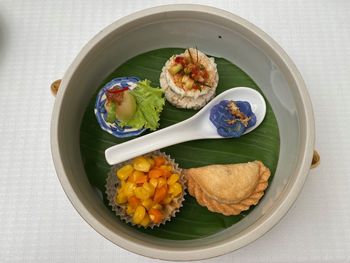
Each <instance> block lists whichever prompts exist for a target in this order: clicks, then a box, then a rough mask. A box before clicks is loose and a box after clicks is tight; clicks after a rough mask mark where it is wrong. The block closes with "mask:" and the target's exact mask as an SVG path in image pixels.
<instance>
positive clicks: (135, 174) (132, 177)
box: [128, 170, 145, 183]
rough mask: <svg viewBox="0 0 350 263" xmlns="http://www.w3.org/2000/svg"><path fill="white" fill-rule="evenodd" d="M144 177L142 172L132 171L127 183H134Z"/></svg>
mask: <svg viewBox="0 0 350 263" xmlns="http://www.w3.org/2000/svg"><path fill="white" fill-rule="evenodd" d="M144 175H145V173H144V172H140V171H137V170H134V171H133V172H132V174H131V175H130V176H129V178H128V182H132V183H136V181H137V179H138V178H140V177H141V176H144Z"/></svg>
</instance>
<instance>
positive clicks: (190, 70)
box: [160, 48, 219, 109]
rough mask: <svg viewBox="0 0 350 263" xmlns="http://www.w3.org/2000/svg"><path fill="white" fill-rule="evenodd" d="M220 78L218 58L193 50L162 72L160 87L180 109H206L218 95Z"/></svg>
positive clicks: (175, 60) (173, 57)
mask: <svg viewBox="0 0 350 263" xmlns="http://www.w3.org/2000/svg"><path fill="white" fill-rule="evenodd" d="M218 81H219V75H218V71H217V68H216V64H215V62H214V58H209V57H207V56H206V55H205V54H204V53H202V52H201V51H199V50H198V49H194V48H189V49H187V50H186V51H185V52H184V53H182V54H179V55H174V56H172V57H171V58H170V59H169V60H168V61H167V62H166V63H165V66H164V67H163V69H162V73H161V75H160V86H161V88H162V89H163V90H164V92H165V97H166V99H167V100H168V101H169V102H170V103H171V104H173V105H174V106H176V107H178V108H187V109H199V108H202V107H203V106H204V105H205V104H206V103H207V102H208V101H209V100H211V99H212V98H213V97H214V95H215V90H216V87H217V85H218Z"/></svg>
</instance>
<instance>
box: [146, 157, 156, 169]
mask: <svg viewBox="0 0 350 263" xmlns="http://www.w3.org/2000/svg"><path fill="white" fill-rule="evenodd" d="M147 161H148V162H149V163H150V164H151V168H153V167H154V165H155V162H154V160H153V159H152V158H147Z"/></svg>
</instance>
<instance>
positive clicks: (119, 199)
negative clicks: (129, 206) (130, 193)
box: [115, 191, 128, 204]
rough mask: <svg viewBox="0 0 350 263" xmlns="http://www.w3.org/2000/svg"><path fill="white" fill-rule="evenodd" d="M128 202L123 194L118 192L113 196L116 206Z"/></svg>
mask: <svg viewBox="0 0 350 263" xmlns="http://www.w3.org/2000/svg"><path fill="white" fill-rule="evenodd" d="M127 201H128V198H127V197H126V195H125V194H124V192H121V191H118V192H117V194H116V196H115V202H116V203H117V204H124V203H126V202H127Z"/></svg>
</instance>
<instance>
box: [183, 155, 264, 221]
mask: <svg viewBox="0 0 350 263" xmlns="http://www.w3.org/2000/svg"><path fill="white" fill-rule="evenodd" d="M269 177H270V170H269V168H267V167H266V166H265V165H264V164H263V163H262V162H260V161H254V162H248V163H240V164H226V165H209V166H204V167H199V168H191V169H188V170H185V178H186V180H187V182H188V184H187V187H188V191H189V193H190V195H192V196H194V197H195V198H196V200H197V202H198V203H199V204H200V205H202V206H206V207H207V208H208V209H209V210H210V211H212V212H217V213H221V214H224V215H238V214H240V213H241V212H242V211H245V210H248V209H249V207H250V206H252V205H256V204H257V203H258V202H259V200H260V199H261V197H262V196H263V195H264V191H265V189H266V188H267V186H268V179H269Z"/></svg>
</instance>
